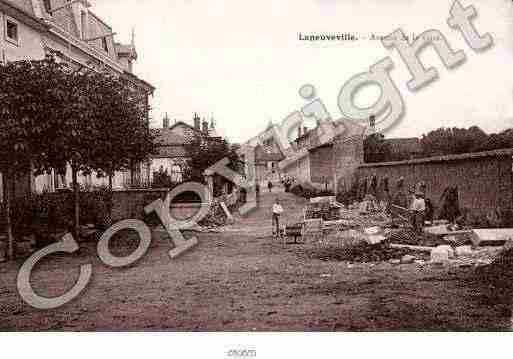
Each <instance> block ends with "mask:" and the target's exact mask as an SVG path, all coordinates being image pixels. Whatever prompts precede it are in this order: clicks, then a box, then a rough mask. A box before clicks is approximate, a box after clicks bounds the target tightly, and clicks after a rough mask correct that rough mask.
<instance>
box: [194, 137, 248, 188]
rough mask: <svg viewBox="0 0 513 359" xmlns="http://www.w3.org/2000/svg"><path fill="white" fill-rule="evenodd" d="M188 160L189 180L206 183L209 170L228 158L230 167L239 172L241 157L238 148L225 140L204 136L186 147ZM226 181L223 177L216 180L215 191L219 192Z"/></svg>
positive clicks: (217, 177) (195, 139)
mask: <svg viewBox="0 0 513 359" xmlns="http://www.w3.org/2000/svg"><path fill="white" fill-rule="evenodd" d="M185 149H186V152H187V156H188V158H189V160H188V167H189V171H188V178H187V179H188V180H190V181H195V182H200V183H203V182H204V175H203V173H204V172H205V170H206V169H207V168H209V167H210V166H212V165H214V164H215V163H217V162H219V161H221V160H222V159H224V158H228V160H229V161H230V162H229V165H228V167H230V168H231V169H232V170H234V171H238V170H239V169H240V160H239V155H238V154H237V147H236V146H231V145H230V144H229V143H228V142H227V141H226V140H224V139H212V138H206V137H202V136H196V137H195V138H194V140H193V141H192V142H191V143H190V144H187V145H186V146H185ZM225 181H226V180H225V179H224V178H222V177H221V176H215V178H214V190H215V191H217V189H218V188H220V185H221V184H222V183H225Z"/></svg>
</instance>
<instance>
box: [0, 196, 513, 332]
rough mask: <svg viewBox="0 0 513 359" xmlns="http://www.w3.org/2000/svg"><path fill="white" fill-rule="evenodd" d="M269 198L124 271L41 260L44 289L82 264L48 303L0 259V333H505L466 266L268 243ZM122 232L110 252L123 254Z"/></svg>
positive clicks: (86, 250) (294, 205)
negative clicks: (188, 244) (353, 257)
mask: <svg viewBox="0 0 513 359" xmlns="http://www.w3.org/2000/svg"><path fill="white" fill-rule="evenodd" d="M276 195H277V194H274V193H273V194H269V193H264V194H263V198H262V203H261V208H260V209H258V210H257V211H255V212H254V213H252V214H251V215H250V216H249V217H248V218H244V219H239V221H238V223H237V224H236V225H234V226H231V227H229V228H228V229H227V231H225V232H223V233H220V234H217V233H212V234H199V235H198V238H199V242H200V244H199V246H198V247H196V248H195V249H193V250H192V251H191V252H189V253H187V254H185V255H183V256H182V257H179V258H178V259H174V260H170V259H169V257H168V255H167V252H168V250H169V244H168V243H167V241H166V239H165V238H164V236H162V235H160V236H156V237H158V238H156V239H154V240H153V243H152V247H151V249H150V250H149V251H148V253H147V254H146V256H144V257H143V259H141V260H140V261H139V262H138V263H136V264H134V265H133V266H131V267H130V268H125V269H111V268H108V267H106V266H105V265H103V264H102V263H101V262H100V261H99V259H98V258H97V255H96V251H95V247H94V245H93V244H88V245H85V246H84V247H83V248H82V249H81V251H80V253H78V254H76V255H73V256H69V255H59V256H54V257H52V258H48V259H46V260H45V261H44V262H41V264H40V265H39V266H38V267H37V268H36V270H35V271H34V272H33V277H32V279H33V284H34V287H35V288H36V289H37V291H38V292H39V293H40V294H43V295H49V296H53V295H57V294H61V293H62V292H64V291H65V289H66V288H69V287H70V286H71V285H72V284H73V283H74V280H75V279H76V277H77V275H78V266H79V265H80V264H81V263H87V262H90V263H93V279H92V280H91V283H90V284H89V286H88V288H87V289H86V290H85V292H84V293H82V295H80V296H79V297H78V298H77V299H76V300H74V301H73V302H71V303H69V304H67V305H65V306H63V307H61V308H59V309H56V310H49V311H40V310H36V309H33V308H31V307H29V306H28V305H27V304H24V303H23V302H22V300H21V299H20V297H19V296H18V294H17V292H16V289H15V288H16V274H17V269H18V268H19V266H21V262H20V261H19V262H16V263H3V264H0V319H1V320H0V329H1V330H172V331H189V330H194V331H245V330H259V331H267V330H273V331H284V330H287V331H291V330H292V331H304V330H307V331H308V330H321V331H334V330H336V331H341V330H372V331H375V330H496V329H502V330H509V326H510V318H511V312H510V305H509V304H510V303H509V302H508V301H507V300H506V301H505V300H494V298H492V297H491V296H490V295H491V294H490V289H489V288H488V289H487V287H486V286H484V285H483V284H482V283H480V282H477V281H475V280H474V277H475V275H474V271H475V269H473V268H461V269H458V268H449V267H442V266H440V267H434V266H424V267H421V266H416V265H398V266H393V265H391V264H389V263H377V264H348V263H345V262H337V261H321V260H319V259H312V258H311V256H310V255H309V253H310V252H311V251H312V250H314V249H315V244H313V243H308V244H305V245H293V244H284V243H283V242H276V241H273V240H272V239H271V238H270V236H269V233H270V224H271V219H270V210H269V206H270V205H271V203H272V201H273V199H274V198H275V196H276ZM278 195H279V196H280V198H281V200H282V203H283V206H284V208H285V211H286V214H285V221H286V222H289V223H290V222H292V221H294V219H298V218H299V213H300V211H299V209H300V208H301V207H302V205H303V201H304V200H302V199H299V198H296V197H294V196H292V195H290V194H284V193H279V194H278ZM123 237H124V239H122V240H120V242H119V243H117V246H118V247H121V249H120V250H119V249H118V250H119V253H120V254H121V253H124V252H127V251H128V250H130V248H126V247H123V243H124V242H127V241H129V240H128V238H127V236H126V235H125V236H123ZM129 237H131V238H133V236H129ZM115 244H116V243H115ZM132 247H133V246H132ZM113 252H116V250H113Z"/></svg>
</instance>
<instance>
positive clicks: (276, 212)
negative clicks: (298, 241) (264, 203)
mask: <svg viewBox="0 0 513 359" xmlns="http://www.w3.org/2000/svg"><path fill="white" fill-rule="evenodd" d="M282 213H283V207H282V206H281V205H280V200H279V199H278V198H276V201H275V202H274V204H273V218H272V220H273V223H272V228H273V236H274V235H276V236H277V237H280V235H281V233H280V216H281V214H282Z"/></svg>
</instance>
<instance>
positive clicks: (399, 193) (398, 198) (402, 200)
mask: <svg viewBox="0 0 513 359" xmlns="http://www.w3.org/2000/svg"><path fill="white" fill-rule="evenodd" d="M393 204H395V205H396V206H399V207H402V208H407V207H408V198H407V197H406V193H405V190H404V177H401V178H399V180H398V181H397V190H396V193H395V195H394V199H393Z"/></svg>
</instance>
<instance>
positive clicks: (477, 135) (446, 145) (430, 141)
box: [420, 126, 488, 157]
mask: <svg viewBox="0 0 513 359" xmlns="http://www.w3.org/2000/svg"><path fill="white" fill-rule="evenodd" d="M487 140H488V135H487V134H486V133H485V132H484V131H483V130H481V129H480V128H479V127H477V126H472V127H470V128H469V129H464V128H457V127H453V128H444V127H442V128H439V129H436V130H434V131H431V132H429V133H428V134H427V135H423V136H422V138H421V140H420V142H421V145H422V150H423V155H424V156H426V157H429V156H441V155H450V154H460V153H468V152H475V151H477V150H479V148H480V147H481V146H482V145H483V143H485V142H486V141H487Z"/></svg>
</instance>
